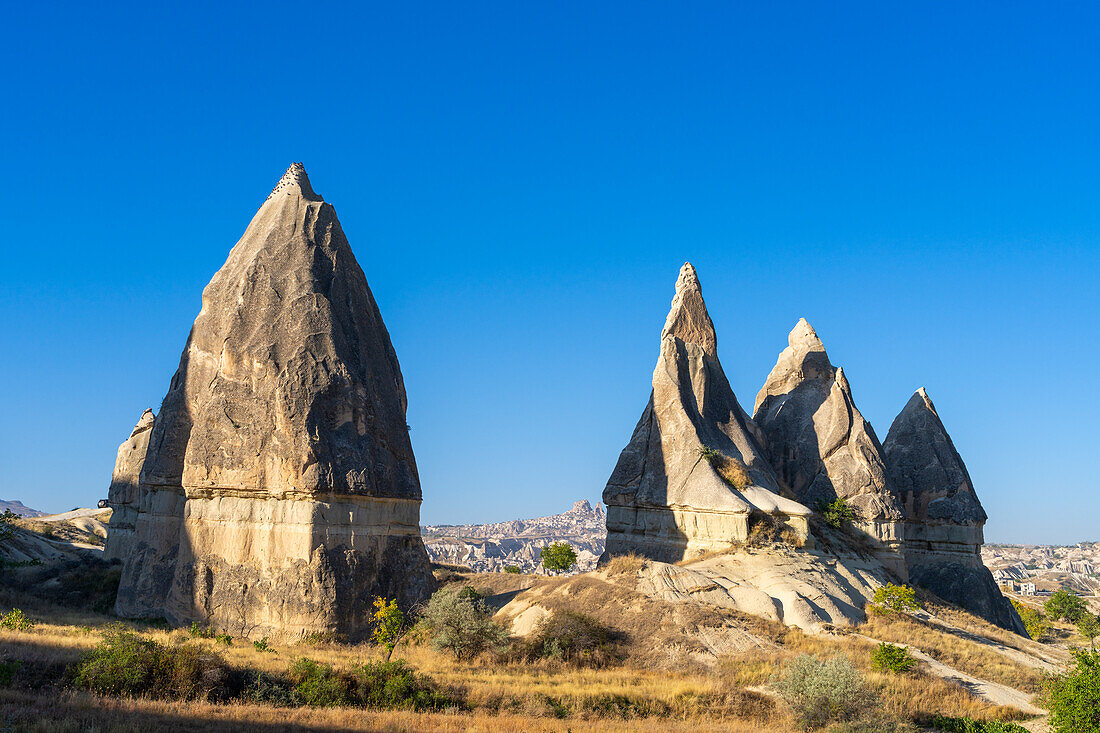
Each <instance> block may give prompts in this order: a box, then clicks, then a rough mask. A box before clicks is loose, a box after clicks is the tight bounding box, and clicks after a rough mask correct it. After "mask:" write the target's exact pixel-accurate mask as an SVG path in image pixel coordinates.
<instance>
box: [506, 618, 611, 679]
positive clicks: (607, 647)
mask: <svg viewBox="0 0 1100 733" xmlns="http://www.w3.org/2000/svg"><path fill="white" fill-rule="evenodd" d="M526 655H527V656H528V657H535V658H542V659H559V660H561V661H563V662H566V663H569V664H574V665H577V666H580V667H603V666H606V665H607V664H609V663H610V662H612V661H614V660H615V649H614V644H613V642H612V633H611V631H610V630H609V629H607V628H606V627H604V626H602V625H601V624H600V623H599V622H598V621H596V619H594V618H591V617H589V616H585V615H583V614H580V613H574V612H572V611H555V612H554V613H553V614H552V615H550V616H548V617H547V618H545V619H543V621H542V622H541V623H540V624H539V625H538V627H537V628H536V629H535V633H534V634H532V635H531V638H530V640H529V641H528V642H527V644H526Z"/></svg>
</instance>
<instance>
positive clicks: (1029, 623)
mask: <svg viewBox="0 0 1100 733" xmlns="http://www.w3.org/2000/svg"><path fill="white" fill-rule="evenodd" d="M1009 600H1011V601H1012V607H1013V608H1015V609H1016V613H1018V614H1019V615H1020V620H1021V621H1023V622H1024V630H1025V631H1027V635H1028V636H1030V637H1031V638H1032V639H1034V640H1035V641H1039V640H1040V639H1041V638H1043V637H1044V636H1046V633H1047V631H1049V630H1050V624H1049V623H1047V619H1046V616H1044V615H1043V614H1042V613H1041V612H1040V611H1039V610H1038V609H1035V608H1032V607H1031V606H1025V605H1024V604H1022V603H1020V602H1019V601H1017V600H1016V599H1015V598H1011V599H1009Z"/></svg>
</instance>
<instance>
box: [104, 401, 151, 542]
mask: <svg viewBox="0 0 1100 733" xmlns="http://www.w3.org/2000/svg"><path fill="white" fill-rule="evenodd" d="M153 422H154V418H153V411H152V410H148V409H147V410H146V411H145V412H143V413H141V418H140V419H139V420H138V422H137V425H135V426H134V429H133V431H131V433H130V437H129V438H127V439H126V440H125V441H123V443H122V445H120V446H119V447H118V457H117V458H115V472H114V474H113V475H112V476H111V487H110V488H109V489H108V490H107V504H108V506H110V507H111V523H110V525H109V526H108V529H107V542H106V543H105V544H104V547H103V556H104V557H105V558H106V559H107V560H122V559H124V558H125V557H126V555H127V554H128V553H129V552H130V543H131V541H132V540H133V538H134V520H135V519H136V518H137V503H138V478H139V477H140V476H141V467H142V465H143V464H144V463H145V452H146V451H147V450H148V449H149V433H150V432H151V431H152V430H153Z"/></svg>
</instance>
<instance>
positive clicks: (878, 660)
mask: <svg viewBox="0 0 1100 733" xmlns="http://www.w3.org/2000/svg"><path fill="white" fill-rule="evenodd" d="M871 665H872V666H873V667H874V668H875V669H881V670H882V671H884V672H893V673H894V674H901V673H902V672H908V671H909V670H911V669H912V668H913V667H915V666H917V660H916V659H914V658H913V656H912V655H911V654H910V653H909V650H908V649H906V648H905V647H903V646H897V645H896V644H887V643H886V642H882V643H881V644H879V645H878V647H877V648H876V649H875V650H874V651H873V652H871Z"/></svg>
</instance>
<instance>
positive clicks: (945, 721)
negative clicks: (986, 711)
mask: <svg viewBox="0 0 1100 733" xmlns="http://www.w3.org/2000/svg"><path fill="white" fill-rule="evenodd" d="M930 723H931V725H932V727H933V728H935V729H936V730H942V731H944V732H945V733H1027V728H1024V727H1023V726H1022V725H1016V724H1015V723H1002V722H1000V721H997V720H974V719H973V718H949V717H946V716H943V715H937V716H936V717H934V718H932V720H931V721H930Z"/></svg>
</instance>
